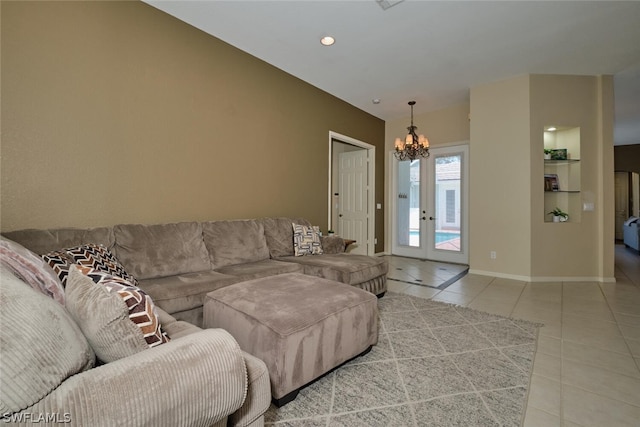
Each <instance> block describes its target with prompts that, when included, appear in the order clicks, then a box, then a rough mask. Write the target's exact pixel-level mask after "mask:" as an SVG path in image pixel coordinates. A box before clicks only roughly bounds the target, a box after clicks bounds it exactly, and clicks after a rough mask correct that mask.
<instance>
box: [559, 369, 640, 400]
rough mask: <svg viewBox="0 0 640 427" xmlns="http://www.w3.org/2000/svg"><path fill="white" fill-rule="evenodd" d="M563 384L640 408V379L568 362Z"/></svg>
mask: <svg viewBox="0 0 640 427" xmlns="http://www.w3.org/2000/svg"><path fill="white" fill-rule="evenodd" d="M562 383H563V384H568V385H571V386H574V387H577V388H581V389H583V390H587V391H590V392H592V393H595V394H600V395H603V396H607V397H610V398H612V399H615V400H619V401H621V402H626V403H628V404H630V405H635V406H638V407H640V379H638V378H632V377H628V376H626V375H622V374H618V373H615V372H611V371H607V370H604V369H601V368H599V367H596V366H590V365H585V364H582V363H579V362H571V361H566V362H564V363H563V365H562Z"/></svg>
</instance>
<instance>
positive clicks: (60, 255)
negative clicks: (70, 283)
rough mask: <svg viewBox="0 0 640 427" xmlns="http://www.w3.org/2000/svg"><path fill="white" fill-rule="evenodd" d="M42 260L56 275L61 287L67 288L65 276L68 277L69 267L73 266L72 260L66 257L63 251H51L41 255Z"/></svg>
mask: <svg viewBox="0 0 640 427" xmlns="http://www.w3.org/2000/svg"><path fill="white" fill-rule="evenodd" d="M42 259H43V260H44V261H45V262H46V263H47V265H48V266H49V267H51V269H52V270H53V272H54V273H55V274H56V276H57V277H58V279H59V280H60V283H61V284H62V287H63V288H64V287H66V286H67V276H68V275H69V267H70V266H71V264H73V259H72V258H71V257H70V256H69V255H67V253H66V252H65V251H53V252H49V253H48V254H44V255H42Z"/></svg>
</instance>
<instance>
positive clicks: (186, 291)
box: [139, 270, 241, 314]
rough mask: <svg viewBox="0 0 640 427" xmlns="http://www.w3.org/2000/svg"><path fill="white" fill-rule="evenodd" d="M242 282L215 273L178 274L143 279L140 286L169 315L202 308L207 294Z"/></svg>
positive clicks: (235, 278)
mask: <svg viewBox="0 0 640 427" xmlns="http://www.w3.org/2000/svg"><path fill="white" fill-rule="evenodd" d="M239 281H241V279H240V278H238V277H233V276H227V275H225V274H221V273H218V272H215V271H211V270H210V271H201V272H199V273H189V274H177V275H175V276H170V277H161V278H157V279H143V280H140V281H139V286H140V287H141V288H142V289H144V291H145V292H146V293H147V294H148V295H149V296H151V298H152V299H153V302H154V303H155V304H156V305H157V306H158V307H160V308H162V309H163V310H164V311H166V312H167V313H169V314H174V313H177V312H181V311H186V310H191V309H194V308H199V307H202V304H204V297H205V295H206V294H207V293H209V292H211V291H213V290H215V289H218V288H222V287H224V286H229V285H232V284H234V283H238V282H239Z"/></svg>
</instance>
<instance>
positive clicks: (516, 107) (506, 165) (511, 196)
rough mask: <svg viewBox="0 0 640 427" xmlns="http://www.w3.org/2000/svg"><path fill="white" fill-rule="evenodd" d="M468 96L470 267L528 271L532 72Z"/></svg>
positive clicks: (511, 272) (515, 273)
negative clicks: (469, 111)
mask: <svg viewBox="0 0 640 427" xmlns="http://www.w3.org/2000/svg"><path fill="white" fill-rule="evenodd" d="M470 97H471V102H470V104H471V145H470V155H469V157H470V159H471V162H470V165H469V166H470V170H469V177H470V185H469V187H470V188H469V205H470V206H469V211H470V221H469V222H470V223H469V229H470V236H469V241H470V259H469V264H470V268H471V269H472V270H474V271H476V272H487V273H492V274H496V275H504V276H529V275H530V273H531V238H532V236H531V221H532V218H531V197H530V194H529V188H530V187H531V173H530V168H531V165H530V151H531V150H530V144H529V133H530V132H529V114H530V113H529V77H528V76H521V77H517V78H514V79H511V80H506V81H501V82H497V83H492V84H487V85H483V86H478V87H474V88H471V94H470ZM540 146H541V147H542V143H541V145H540ZM540 151H541V152H542V148H540ZM541 176H542V175H541ZM540 180H542V177H540ZM540 180H538V181H540ZM540 217H542V215H540ZM491 251H495V252H496V258H495V259H491V257H490V253H491Z"/></svg>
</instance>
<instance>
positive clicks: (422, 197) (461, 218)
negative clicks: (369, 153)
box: [390, 145, 469, 264]
mask: <svg viewBox="0 0 640 427" xmlns="http://www.w3.org/2000/svg"><path fill="white" fill-rule="evenodd" d="M430 153H431V155H430V156H429V157H428V158H426V159H416V160H410V161H402V162H401V161H398V160H397V159H396V158H395V157H394V156H393V153H391V154H390V156H391V165H392V168H391V169H392V170H391V176H392V180H393V181H394V182H393V185H392V189H393V194H392V195H391V196H392V200H393V201H394V205H395V206H392V207H391V209H392V245H391V247H392V253H393V254H394V255H401V256H407V257H412V258H421V259H429V260H434V261H442V262H452V263H459V264H468V262H469V244H468V236H469V231H468V228H469V227H468V224H469V220H468V218H469V215H468V208H467V207H468V183H469V173H468V169H469V167H468V156H469V154H468V153H469V148H468V146H467V145H456V146H449V147H440V148H431V150H430Z"/></svg>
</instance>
